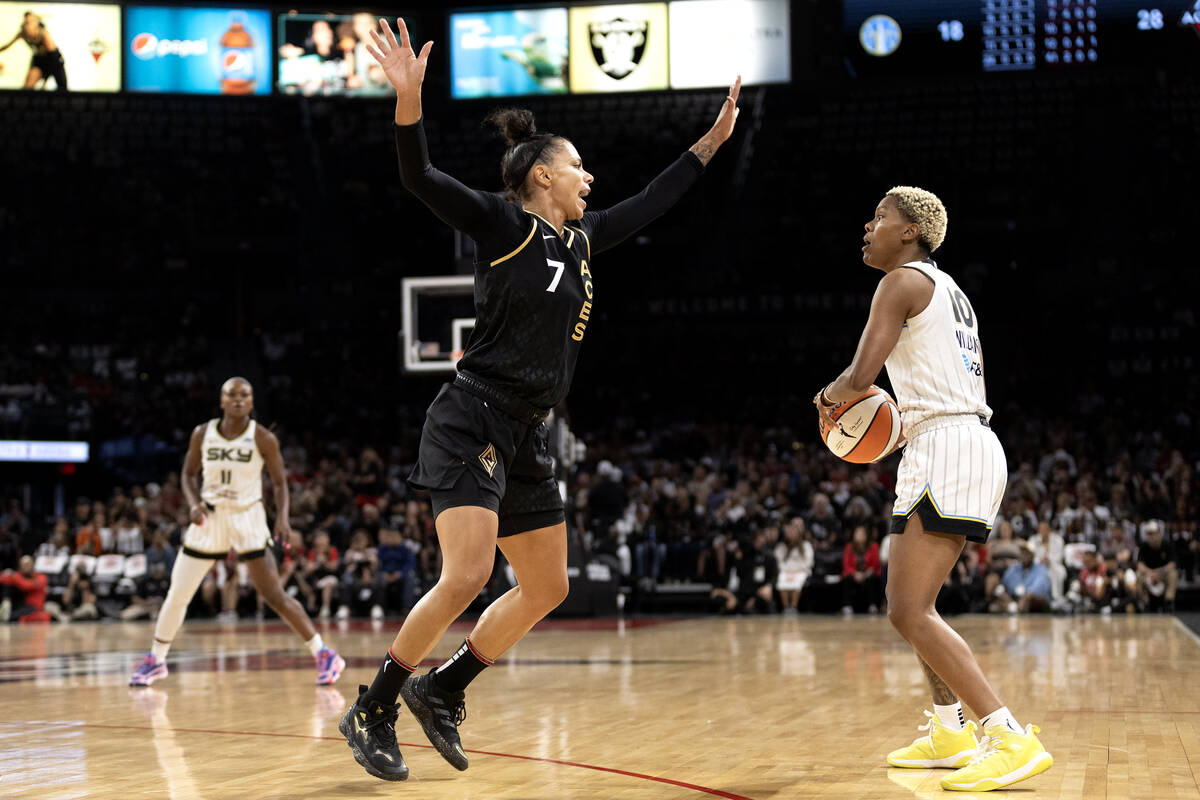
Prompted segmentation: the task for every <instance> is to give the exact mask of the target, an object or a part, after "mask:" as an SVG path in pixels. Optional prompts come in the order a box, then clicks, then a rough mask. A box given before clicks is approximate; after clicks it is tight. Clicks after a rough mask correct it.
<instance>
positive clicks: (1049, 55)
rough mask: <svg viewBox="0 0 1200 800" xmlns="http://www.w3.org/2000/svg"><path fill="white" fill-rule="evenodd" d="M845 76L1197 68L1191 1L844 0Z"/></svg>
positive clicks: (1198, 42)
mask: <svg viewBox="0 0 1200 800" xmlns="http://www.w3.org/2000/svg"><path fill="white" fill-rule="evenodd" d="M843 42H844V52H845V55H846V64H847V66H848V69H849V71H850V72H851V73H852V74H854V75H863V76H868V77H869V76H875V75H889V76H894V75H897V74H903V73H926V74H928V73H935V72H941V73H946V72H980V71H983V72H1011V71H1023V70H1063V69H1067V70H1075V69H1086V68H1089V67H1093V66H1100V67H1104V66H1155V65H1160V66H1167V65H1172V64H1174V65H1182V66H1185V67H1186V66H1192V65H1195V66H1200V0H1172V2H1155V1H1154V0H845V2H844V5H843Z"/></svg>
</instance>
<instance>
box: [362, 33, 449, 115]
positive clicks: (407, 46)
mask: <svg viewBox="0 0 1200 800" xmlns="http://www.w3.org/2000/svg"><path fill="white" fill-rule="evenodd" d="M396 29H397V30H398V31H399V32H400V41H399V42H397V41H396V37H395V35H394V34H393V33H392V28H391V26H390V25H388V23H387V20H386V19H380V20H379V31H375V30H374V29H372V30H371V38H372V39H374V40H375V47H372V46H371V45H370V44H368V45H367V52H369V53H370V54H371V56H372V57H373V58H374V59H375V60H376V61H378V62H379V66H381V67H383V72H384V74H385V75H387V79H388V82H390V83H391V84H392V88H394V89H395V90H396V95H397V96H399V97H405V96H406V95H410V94H411V93H413V92H418V91H420V89H421V82H422V81H423V80H424V79H425V65H426V64H428V63H429V51H430V50H432V49H433V42H426V43H425V46H424V47H422V48H421V52H420V53H416V52H414V51H413V48H412V43H411V42H409V39H408V26H407V25H405V24H404V20H402V19H397V20H396Z"/></svg>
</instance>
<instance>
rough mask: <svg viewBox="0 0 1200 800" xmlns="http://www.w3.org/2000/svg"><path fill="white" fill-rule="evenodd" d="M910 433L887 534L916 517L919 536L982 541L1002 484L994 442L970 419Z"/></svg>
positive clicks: (935, 422)
mask: <svg viewBox="0 0 1200 800" xmlns="http://www.w3.org/2000/svg"><path fill="white" fill-rule="evenodd" d="M914 427H915V428H916V435H915V436H914V437H913V438H911V439H910V440H909V442H908V445H907V446H906V447H905V448H904V458H903V459H901V461H900V469H899V471H898V473H897V474H896V502H895V505H894V506H893V507H892V525H891V531H892V533H903V531H904V526H905V524H906V523H907V522H908V518H909V517H911V516H912V515H913V514H919V515H920V517H921V523H922V525H923V526H924V528H925V530H928V531H936V532H938V533H951V534H958V535H962V536H966V537H967V538H968V539H970V540H971V541H973V542H985V541H987V537H988V533H989V532H990V531H991V529H992V525H993V524H994V523H995V522H996V514H997V513H999V511H1000V503H1001V501H1002V500H1003V499H1004V488H1005V486H1006V485H1007V484H1008V461H1007V459H1005V457H1004V447H1003V446H1002V445H1001V444H1000V440H999V439H997V438H996V434H994V433H993V432H992V430H991V428H986V427H984V426H983V424H981V422H980V421H979V418H978V417H976V416H975V415H973V414H971V415H959V416H953V417H947V418H945V419H944V420H941V419H938V418H936V417H935V418H934V419H932V420H928V421H926V422H924V423H921V424H920V425H919V426H914Z"/></svg>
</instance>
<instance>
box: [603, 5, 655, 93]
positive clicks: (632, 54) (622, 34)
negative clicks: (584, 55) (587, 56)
mask: <svg viewBox="0 0 1200 800" xmlns="http://www.w3.org/2000/svg"><path fill="white" fill-rule="evenodd" d="M649 27H650V23H649V22H648V21H647V20H644V19H638V20H629V19H624V18H622V17H617V18H616V19H610V20H608V21H606V22H593V23H590V24H589V25H588V38H589V40H590V41H591V43H592V56H593V57H594V58H595V59H596V65H597V66H599V67H600V69H602V70H604V73H605V74H606V75H608V76H609V77H610V78H616V79H617V80H620V79H621V78H624V77H625V76H626V75H628V74H629V73H631V72H633V71H634V70H635V69H637V66H638V64H640V63H641V61H642V54H643V53H645V52H646V35H647V33H646V31H647V29H648V28H649Z"/></svg>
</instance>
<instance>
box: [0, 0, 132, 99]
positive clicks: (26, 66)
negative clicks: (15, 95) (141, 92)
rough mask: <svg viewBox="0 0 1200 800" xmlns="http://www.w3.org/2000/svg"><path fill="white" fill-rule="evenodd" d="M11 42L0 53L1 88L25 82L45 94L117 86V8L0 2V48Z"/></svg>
mask: <svg viewBox="0 0 1200 800" xmlns="http://www.w3.org/2000/svg"><path fill="white" fill-rule="evenodd" d="M14 37H15V38H14ZM10 41H11V42H12V44H11V45H10V46H9V48H8V49H7V50H5V51H4V52H3V53H0V89H21V88H24V87H25V85H26V82H27V81H33V82H34V85H33V87H32V88H35V89H47V90H58V89H66V90H69V91H83V92H115V91H118V90H120V88H121V58H122V56H123V53H122V49H121V7H120V6H118V5H91V4H83V3H21V2H18V3H13V2H0V47H3V46H4V45H6V44H9V42H10ZM60 78H61V79H63V80H64V82H65V83H66V85H65V86H60V85H59V82H60Z"/></svg>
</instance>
